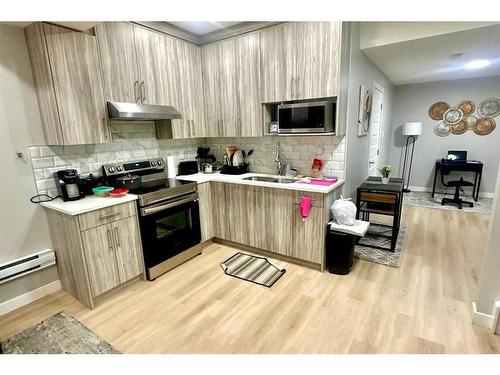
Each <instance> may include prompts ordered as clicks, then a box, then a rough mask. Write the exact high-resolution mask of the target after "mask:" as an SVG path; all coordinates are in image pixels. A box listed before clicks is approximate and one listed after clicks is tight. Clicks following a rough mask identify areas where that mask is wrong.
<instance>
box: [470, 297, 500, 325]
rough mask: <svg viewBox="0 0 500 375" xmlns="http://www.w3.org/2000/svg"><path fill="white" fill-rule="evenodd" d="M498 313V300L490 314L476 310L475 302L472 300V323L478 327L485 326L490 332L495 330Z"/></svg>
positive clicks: (499, 306) (499, 303)
mask: <svg viewBox="0 0 500 375" xmlns="http://www.w3.org/2000/svg"><path fill="white" fill-rule="evenodd" d="M499 313H500V301H496V302H495V305H494V306H493V311H492V314H491V315H490V314H485V313H482V312H479V311H477V306H476V302H472V308H471V315H472V324H474V325H476V326H479V327H483V328H487V329H489V331H490V332H491V333H494V332H495V328H496V323H497V321H498V314H499Z"/></svg>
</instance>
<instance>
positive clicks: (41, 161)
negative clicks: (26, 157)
mask: <svg viewBox="0 0 500 375" xmlns="http://www.w3.org/2000/svg"><path fill="white" fill-rule="evenodd" d="M31 165H32V166H33V168H34V169H38V168H48V167H53V166H54V158H53V157H47V158H35V159H32V160H31Z"/></svg>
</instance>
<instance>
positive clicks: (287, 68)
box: [260, 22, 342, 103]
mask: <svg viewBox="0 0 500 375" xmlns="http://www.w3.org/2000/svg"><path fill="white" fill-rule="evenodd" d="M341 25H342V24H341V22H288V23H285V24H281V25H278V26H274V27H271V28H269V29H266V30H263V31H262V32H261V43H260V47H261V55H262V96H263V99H262V100H263V102H267V103H269V102H279V101H284V100H298V99H314V98H323V97H332V96H337V95H338V92H339V74H340V73H339V72H340V70H339V69H340V52H341V34H342V32H341Z"/></svg>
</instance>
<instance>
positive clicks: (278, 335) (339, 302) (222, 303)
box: [0, 206, 500, 353]
mask: <svg viewBox="0 0 500 375" xmlns="http://www.w3.org/2000/svg"><path fill="white" fill-rule="evenodd" d="M488 219H489V217H488V216H485V215H480V214H474V213H465V212H458V211H449V210H437V209H427V208H421V207H413V206H405V207H404V211H403V223H404V225H407V227H408V230H407V233H408V234H407V238H406V244H405V250H404V254H403V260H402V265H401V267H400V268H391V267H386V266H382V265H377V264H374V263H370V262H366V261H361V260H359V261H357V262H356V263H355V265H354V269H353V271H352V272H351V274H350V275H348V276H337V275H331V274H329V273H327V272H324V273H320V272H318V271H314V270H309V269H307V268H304V267H301V266H296V265H293V264H288V263H285V262H282V261H276V260H273V262H274V263H275V264H276V265H279V266H285V267H286V269H287V272H286V274H285V275H284V276H283V277H282V278H281V279H280V280H279V281H278V282H277V283H276V284H275V285H274V286H273V287H272V288H271V289H268V288H265V287H261V286H258V285H254V284H252V283H248V282H244V281H241V280H238V279H236V278H232V277H229V276H226V275H224V273H223V272H222V270H221V268H220V265H219V264H220V262H222V261H224V260H225V259H227V258H229V257H230V256H231V255H233V254H234V253H235V251H236V250H235V249H232V248H230V247H227V246H222V245H218V244H212V245H210V246H209V247H207V248H206V249H205V250H204V252H203V255H201V256H198V257H196V258H194V259H192V260H191V261H189V262H187V263H185V264H184V265H182V266H180V267H178V268H176V269H174V270H172V271H171V272H169V273H167V274H165V275H163V276H162V277H160V278H158V279H157V280H156V281H154V282H147V281H140V282H137V283H135V284H133V285H131V286H130V287H128V288H126V289H124V290H122V291H120V292H119V293H117V294H116V295H114V296H112V297H111V298H110V299H108V300H107V301H105V302H103V303H101V304H99V305H98V306H97V308H96V309H94V310H89V309H87V308H85V307H84V306H83V305H82V304H80V303H79V302H78V301H76V300H75V299H73V298H72V297H70V296H69V295H68V294H66V293H65V292H63V291H60V292H57V293H54V294H52V295H49V296H47V297H44V298H43V299H41V300H38V301H36V302H34V303H32V304H30V305H28V306H25V307H23V308H20V309H18V310H17V311H14V312H12V313H9V314H7V315H4V316H2V317H0V339H5V338H6V337H9V336H11V335H13V334H15V333H17V332H19V331H21V330H23V329H25V328H28V327H30V326H32V325H34V324H36V323H38V322H39V321H41V320H43V319H45V318H48V317H49V316H51V315H52V314H55V313H57V312H59V311H61V310H63V311H65V312H66V313H69V314H71V315H73V316H74V317H76V318H77V319H79V320H80V321H81V322H83V323H84V324H85V325H87V326H88V327H89V328H90V329H92V330H93V331H94V332H96V333H97V334H98V335H100V336H102V337H103V338H104V339H105V340H107V341H108V342H109V343H111V344H112V345H114V346H115V347H116V348H117V349H118V350H120V351H122V352H124V353H492V352H497V353H498V352H500V338H499V337H498V336H491V335H490V334H489V333H488V331H487V330H485V329H482V328H479V327H475V326H473V325H472V324H471V317H470V305H471V301H472V300H473V299H474V298H475V295H476V290H477V284H478V276H479V272H480V268H481V264H482V259H483V255H484V252H485V249H486V243H487V238H488Z"/></svg>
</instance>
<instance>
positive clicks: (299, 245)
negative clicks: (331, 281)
mask: <svg viewBox="0 0 500 375" xmlns="http://www.w3.org/2000/svg"><path fill="white" fill-rule="evenodd" d="M323 216H324V210H323V208H321V207H312V208H311V210H310V212H309V216H308V217H307V219H306V220H305V221H303V220H302V216H301V214H300V204H297V203H294V204H293V205H292V219H291V227H292V228H293V230H292V231H291V243H290V246H289V247H288V251H287V254H286V255H288V256H291V257H294V258H298V259H303V260H307V261H310V262H313V263H317V264H322V259H321V257H322V254H323V249H324V246H325V238H324V233H325V231H324V227H323V226H324V218H323Z"/></svg>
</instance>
